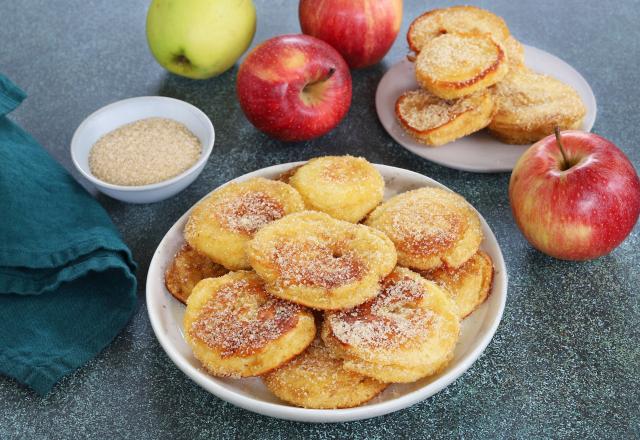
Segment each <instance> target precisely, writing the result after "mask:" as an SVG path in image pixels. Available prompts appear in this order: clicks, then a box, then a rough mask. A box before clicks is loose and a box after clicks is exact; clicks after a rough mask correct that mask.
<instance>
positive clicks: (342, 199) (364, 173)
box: [289, 156, 384, 223]
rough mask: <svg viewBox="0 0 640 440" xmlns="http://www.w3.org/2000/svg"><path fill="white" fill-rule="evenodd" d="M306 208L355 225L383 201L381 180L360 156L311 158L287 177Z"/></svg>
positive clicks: (376, 172)
mask: <svg viewBox="0 0 640 440" xmlns="http://www.w3.org/2000/svg"><path fill="white" fill-rule="evenodd" d="M289 184H290V185H291V186H293V187H294V188H295V189H297V190H298V192H299V193H300V195H301V196H302V198H303V199H304V202H305V205H306V206H307V208H308V209H313V210H317V211H322V212H326V213H327V214H329V215H330V216H331V217H333V218H337V219H339V220H346V221H348V222H352V223H357V222H359V221H360V220H362V219H363V218H364V216H366V215H367V214H368V213H369V212H370V211H371V210H372V209H373V208H375V207H376V206H378V205H379V204H380V202H381V201H382V196H383V194H384V179H383V178H382V176H381V175H380V172H378V170H377V169H376V168H375V167H374V166H373V165H371V164H370V163H369V162H368V161H367V160H366V159H364V158H362V157H353V156H324V157H317V158H315V159H311V160H310V161H309V162H307V163H306V164H304V165H302V166H301V167H299V168H298V169H297V170H295V172H294V173H293V174H292V175H291V177H290V178H289Z"/></svg>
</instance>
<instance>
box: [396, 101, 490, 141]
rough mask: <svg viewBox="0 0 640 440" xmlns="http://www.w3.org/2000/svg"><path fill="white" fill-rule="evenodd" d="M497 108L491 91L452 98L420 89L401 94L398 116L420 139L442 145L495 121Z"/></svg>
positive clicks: (403, 126) (411, 133)
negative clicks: (439, 96) (444, 97)
mask: <svg viewBox="0 0 640 440" xmlns="http://www.w3.org/2000/svg"><path fill="white" fill-rule="evenodd" d="M495 108H496V107H495V103H494V100H493V94H492V93H491V92H490V91H488V90H483V91H480V92H478V93H474V94H473V95H471V96H467V97H464V98H460V99H456V100H452V101H450V100H446V99H442V98H438V97H437V96H435V95H433V94H432V93H430V92H427V91H426V90H423V89H418V90H412V91H408V92H405V93H403V94H402V95H400V97H399V98H398V100H397V101H396V117H397V118H398V121H399V122H400V124H401V125H402V128H404V129H405V131H407V132H408V133H409V134H410V135H412V136H413V137H415V138H416V139H417V140H418V141H420V142H422V143H424V144H426V145H431V146H438V145H444V144H447V143H449V142H452V141H454V140H456V139H459V138H461V137H464V136H466V135H468V134H471V133H474V132H476V131H478V130H481V129H483V128H484V127H486V126H487V125H489V123H490V122H491V118H493V114H494V113H495Z"/></svg>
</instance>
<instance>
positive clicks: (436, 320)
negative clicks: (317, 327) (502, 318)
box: [322, 267, 460, 382]
mask: <svg viewBox="0 0 640 440" xmlns="http://www.w3.org/2000/svg"><path fill="white" fill-rule="evenodd" d="M459 334H460V320H459V318H458V310H457V308H456V305H455V303H454V302H453V301H452V300H451V299H450V298H449V297H448V296H447V294H446V293H445V292H444V291H443V290H442V289H441V288H440V287H439V286H438V285H437V284H436V283H434V282H432V281H428V280H425V279H424V278H422V277H421V276H420V275H418V274H417V273H415V272H412V271H410V270H409V269H405V268H401V267H398V268H396V269H395V270H394V271H393V272H392V273H391V274H390V275H389V276H387V277H386V278H385V279H384V280H383V281H382V283H381V287H380V294H379V295H378V296H376V297H375V298H373V299H372V300H370V301H368V302H366V303H364V304H362V305H360V306H358V307H356V308H354V309H350V310H343V311H338V312H328V313H327V314H326V315H325V320H324V322H323V326H322V339H323V340H324V341H325V343H326V344H327V346H328V347H329V348H330V349H332V350H333V351H334V353H335V354H336V355H337V356H339V357H341V358H342V359H343V360H344V364H343V367H344V368H345V369H346V370H350V371H355V372H357V373H360V374H363V375H365V376H369V377H373V378H374V379H377V380H379V381H381V382H413V381H416V380H418V379H420V378H422V377H426V376H430V375H432V374H435V373H437V372H438V371H440V370H441V369H442V368H444V367H445V366H446V365H447V364H448V363H449V361H450V360H451V358H452V357H453V351H454V349H455V346H456V343H457V342H458V337H459Z"/></svg>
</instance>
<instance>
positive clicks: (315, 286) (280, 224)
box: [247, 211, 396, 310]
mask: <svg viewBox="0 0 640 440" xmlns="http://www.w3.org/2000/svg"><path fill="white" fill-rule="evenodd" d="M247 256H248V259H249V262H250V263H251V266H252V267H253V269H254V270H255V271H256V273H257V274H258V275H259V276H260V277H262V278H263V279H264V281H265V285H266V288H267V290H268V291H269V293H271V294H272V295H275V296H277V297H279V298H282V299H286V300H288V301H293V302H295V303H298V304H302V305H305V306H308V307H311V308H314V309H321V310H334V309H343V308H348V307H353V306H355V305H358V304H361V303H363V302H364V301H366V300H368V299H369V298H371V297H373V296H375V295H376V294H377V292H378V281H379V280H380V279H381V278H383V277H384V276H386V275H387V274H388V273H389V272H391V271H392V270H393V267H394V266H395V264H396V251H395V249H394V246H393V243H391V241H390V240H389V238H387V237H386V236H385V235H384V234H382V233H380V232H379V231H377V230H375V229H372V228H369V227H367V226H364V225H359V224H353V223H349V222H346V221H342V220H336V219H334V218H333V217H330V216H329V215H328V214H324V213H322V212H317V211H303V212H298V213H294V214H290V215H288V216H286V217H283V218H281V219H280V220H276V221H274V222H272V223H270V224H269V225H267V226H265V227H264V228H262V229H261V230H260V231H258V232H257V233H256V235H255V236H254V237H253V240H251V241H250V242H249V244H248V246H247Z"/></svg>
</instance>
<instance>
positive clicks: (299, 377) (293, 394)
mask: <svg viewBox="0 0 640 440" xmlns="http://www.w3.org/2000/svg"><path fill="white" fill-rule="evenodd" d="M262 379H263V380H264V383H265V385H266V386H267V388H268V389H269V391H271V392H272V393H273V394H275V395H276V396H278V397H279V398H280V399H282V400H284V401H285V402H289V403H291V404H293V405H296V406H300V407H303V408H323V409H336V408H352V407H354V406H359V405H362V404H363V403H365V402H368V401H369V400H371V399H373V398H374V397H375V396H377V395H378V394H380V393H381V392H382V391H383V390H384V389H385V388H386V387H387V384H385V383H382V382H380V381H377V380H375V379H372V378H370V377H367V376H363V375H362V374H359V373H356V372H353V371H349V370H345V369H344V368H343V367H342V359H340V358H337V357H336V356H335V355H334V354H333V352H332V351H331V350H330V349H329V348H327V347H326V346H325V345H324V342H322V339H320V338H316V339H315V340H314V341H313V343H312V344H311V345H310V346H309V347H308V348H307V349H306V350H305V351H304V352H303V353H302V354H301V355H299V356H297V357H296V358H294V359H293V360H291V361H289V362H287V363H286V364H284V365H283V366H282V367H279V368H277V369H275V370H273V371H271V372H269V373H267V374H266V375H265V376H263V378H262Z"/></svg>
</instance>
